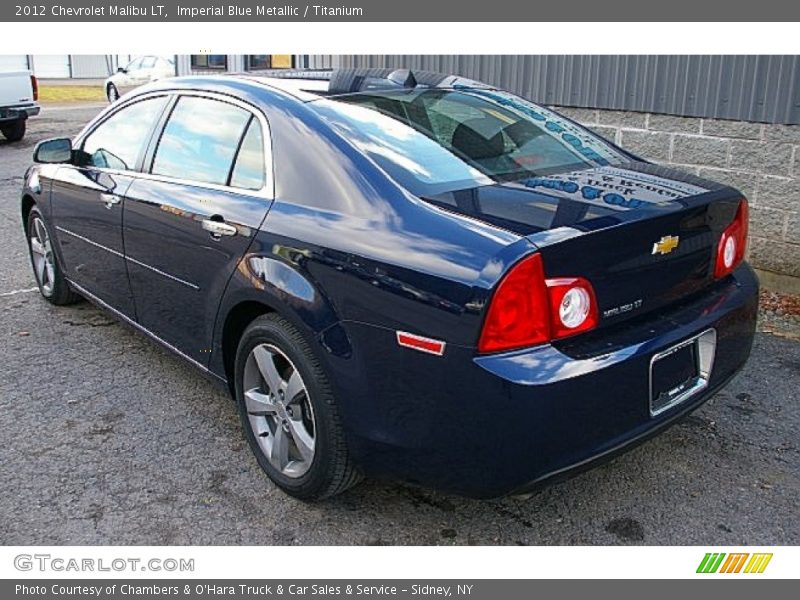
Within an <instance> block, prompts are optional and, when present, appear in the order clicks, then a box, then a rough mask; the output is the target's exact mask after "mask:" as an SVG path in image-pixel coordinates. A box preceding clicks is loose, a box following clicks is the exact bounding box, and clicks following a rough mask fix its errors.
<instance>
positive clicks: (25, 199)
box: [20, 194, 36, 227]
mask: <svg viewBox="0 0 800 600" xmlns="http://www.w3.org/2000/svg"><path fill="white" fill-rule="evenodd" d="M34 206H36V200H34V199H33V196H31V195H30V194H25V195H23V196H22V201H21V202H20V210H21V212H22V224H23V226H24V227H27V226H28V215H29V214H31V210H32V209H33V207H34Z"/></svg>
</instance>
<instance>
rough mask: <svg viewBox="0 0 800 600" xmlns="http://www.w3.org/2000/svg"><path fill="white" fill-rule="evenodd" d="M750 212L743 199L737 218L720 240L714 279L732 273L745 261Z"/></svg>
mask: <svg viewBox="0 0 800 600" xmlns="http://www.w3.org/2000/svg"><path fill="white" fill-rule="evenodd" d="M748 212H749V211H748V207H747V200H745V199H744V198H742V200H741V201H740V202H739V208H738V210H737V211H736V217H734V219H733V222H732V223H731V224H730V225H728V228H727V229H726V230H725V231H723V232H722V236H720V238H719V244H717V260H716V263H715V265H714V277H716V278H718V279H719V278H720V277H725V276H726V275H728V274H729V273H731V272H732V271H733V270H734V269H735V268H736V267H738V266H739V264H740V263H741V262H742V260H744V253H745V250H746V248H747V227H748Z"/></svg>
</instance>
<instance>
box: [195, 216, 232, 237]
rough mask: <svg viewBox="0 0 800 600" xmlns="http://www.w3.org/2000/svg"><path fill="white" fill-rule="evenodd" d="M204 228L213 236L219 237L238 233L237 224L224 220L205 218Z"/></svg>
mask: <svg viewBox="0 0 800 600" xmlns="http://www.w3.org/2000/svg"><path fill="white" fill-rule="evenodd" d="M203 229H205V230H206V231H207V232H209V233H210V234H211V237H214V238H218V239H219V238H220V237H222V236H223V235H236V232H237V229H236V227H235V226H233V225H230V224H228V223H225V222H223V221H215V220H213V219H205V220H204V221H203Z"/></svg>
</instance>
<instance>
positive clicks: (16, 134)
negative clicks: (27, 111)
mask: <svg viewBox="0 0 800 600" xmlns="http://www.w3.org/2000/svg"><path fill="white" fill-rule="evenodd" d="M25 121H26V119H17V120H16V121H14V122H13V123H9V124H7V125H3V126H2V128H0V131H2V132H3V137H4V138H6V139H7V140H8V141H9V142H18V141H20V140H21V139H22V138H24V137H25Z"/></svg>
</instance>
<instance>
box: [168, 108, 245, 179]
mask: <svg viewBox="0 0 800 600" xmlns="http://www.w3.org/2000/svg"><path fill="white" fill-rule="evenodd" d="M249 119H250V113H249V112H247V111H246V110H244V109H241V108H239V107H236V106H233V105H231V104H227V103H225V102H218V101H216V100H208V99H205V98H192V97H184V98H181V99H180V100H179V101H178V104H177V105H176V106H175V109H174V110H173V111H172V115H170V118H169V121H168V122H167V126H166V127H165V128H164V133H163V134H162V136H161V140H160V141H159V144H158V149H157V151H156V156H155V160H154V161H153V171H152V172H153V174H155V175H167V176H169V177H176V178H179V179H189V180H192V181H197V182H200V183H212V184H218V185H224V184H226V183H227V181H228V174H229V173H230V171H231V165H232V163H233V158H234V155H235V154H236V148H237V147H238V145H239V140H240V139H241V138H242V134H243V133H244V128H245V126H246V125H247V122H248V120H249Z"/></svg>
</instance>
